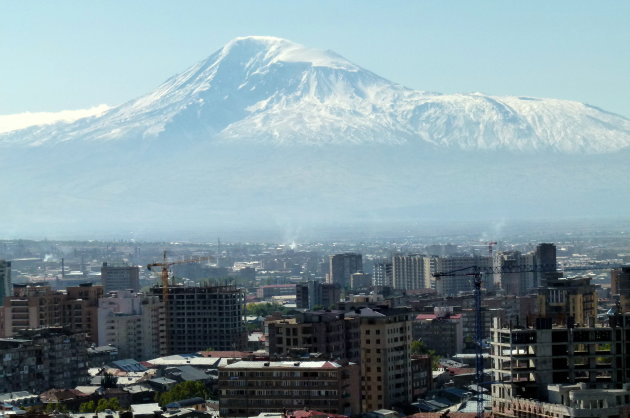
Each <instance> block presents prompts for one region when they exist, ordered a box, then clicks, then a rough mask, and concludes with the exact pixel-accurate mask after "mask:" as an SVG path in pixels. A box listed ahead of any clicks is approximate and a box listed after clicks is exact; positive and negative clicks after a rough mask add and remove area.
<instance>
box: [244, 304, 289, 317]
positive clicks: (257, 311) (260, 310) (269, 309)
mask: <svg viewBox="0 0 630 418" xmlns="http://www.w3.org/2000/svg"><path fill="white" fill-rule="evenodd" d="M288 310H289V309H288V308H285V307H284V306H282V305H280V304H277V303H269V302H266V303H249V304H247V306H246V307H245V315H248V316H262V317H265V316H267V315H271V314H272V313H274V312H281V313H286V312H287V311H288Z"/></svg>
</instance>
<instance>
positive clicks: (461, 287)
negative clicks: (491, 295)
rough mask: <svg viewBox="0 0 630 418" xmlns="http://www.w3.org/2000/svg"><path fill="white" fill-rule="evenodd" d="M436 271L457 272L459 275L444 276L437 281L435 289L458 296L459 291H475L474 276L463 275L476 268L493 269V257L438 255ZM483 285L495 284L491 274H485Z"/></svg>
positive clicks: (485, 286) (439, 292) (448, 294)
mask: <svg viewBox="0 0 630 418" xmlns="http://www.w3.org/2000/svg"><path fill="white" fill-rule="evenodd" d="M434 263H435V271H436V272H438V273H450V272H456V271H457V273H458V275H454V276H442V277H440V278H439V279H438V280H436V281H435V290H436V291H437V293H438V295H441V296H457V295H458V294H459V293H470V292H472V291H473V283H472V282H473V278H472V276H470V277H469V276H463V274H464V273H473V272H474V269H475V268H478V269H480V270H481V271H489V270H491V269H492V265H493V263H492V259H491V258H490V257H487V256H459V257H436V258H435V260H434ZM483 280H484V281H483V284H482V285H483V287H484V288H486V289H488V288H492V287H493V286H494V284H493V277H492V275H491V274H487V275H484V277H483Z"/></svg>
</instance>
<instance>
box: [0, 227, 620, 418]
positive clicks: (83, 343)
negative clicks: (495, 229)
mask: <svg viewBox="0 0 630 418" xmlns="http://www.w3.org/2000/svg"><path fill="white" fill-rule="evenodd" d="M567 237H568V238H567V239H565V240H563V241H562V242H555V243H550V242H547V243H546V242H540V243H536V242H533V241H532V240H531V238H529V237H528V238H525V239H524V240H514V241H507V240H502V241H480V240H476V241H475V240H469V241H467V242H463V243H456V242H448V241H447V242H442V243H439V242H436V238H435V237H433V238H418V237H416V238H414V237H403V238H398V239H390V240H388V241H377V240H375V241H369V242H368V241H364V242H351V241H346V242H325V241H320V242H317V241H314V242H310V243H304V244H297V243H295V242H292V243H290V244H278V243H232V242H223V241H221V239H217V241H216V242H212V243H186V242H170V243H151V242H132V241H127V242H121V241H119V242H99V241H91V242H80V241H72V242H64V241H27V240H5V241H2V242H0V260H1V261H0V278H1V279H2V280H1V283H2V287H1V289H2V292H3V293H2V306H1V307H0V337H1V338H0V358H2V359H3V362H2V363H0V366H1V367H0V374H1V375H2V379H1V380H0V385H1V386H0V393H3V395H1V396H2V402H3V405H4V406H3V408H4V409H5V411H12V410H13V411H15V410H22V411H29V412H23V413H28V414H33V413H36V414H42V413H48V414H51V413H52V414H71V415H72V416H75V415H76V416H80V415H83V416H85V414H86V413H106V414H110V415H112V414H114V415H115V414H124V412H123V411H130V412H131V413H132V414H133V415H134V416H135V415H146V414H148V415H152V416H153V415H154V414H159V415H161V416H175V415H177V416H179V415H185V416H188V415H213V416H227V417H244V416H247V417H253V416H259V415H260V416H276V415H277V416H281V415H282V416H284V415H285V414H290V415H292V416H302V415H305V414H307V415H308V414H310V415H308V416H312V415H316V416H319V415H321V416H335V417H336V416H349V417H353V416H359V415H365V416H370V417H372V416H373V417H381V416H388V417H389V416H392V417H396V416H411V415H412V416H414V417H418V418H420V417H423V416H433V415H431V414H435V413H437V414H438V415H444V414H447V415H449V416H478V415H486V416H506V417H512V416H624V415H623V414H624V413H627V411H628V405H627V404H628V402H627V399H628V396H630V387H629V385H628V383H627V382H628V381H629V380H630V364H629V361H630V353H629V352H630V265H629V264H630V241H628V239H627V238H625V239H624V238H619V236H614V235H608V236H606V234H604V235H603V236H599V237H596V236H591V235H590V234H588V235H586V236H584V237H581V238H579V237H572V236H570V235H567ZM442 239H444V238H442ZM477 278H478V279H479V280H478V283H479V293H476V286H475V283H476V282H477V280H476V279H477ZM477 295H478V296H479V298H477ZM594 409H596V412H594V411H593V410H594ZM94 411H96V412H94ZM99 411H101V412H99ZM288 411H289V412H288ZM524 414H525V415H524ZM526 414H529V415H526ZM589 414H590V415H589Z"/></svg>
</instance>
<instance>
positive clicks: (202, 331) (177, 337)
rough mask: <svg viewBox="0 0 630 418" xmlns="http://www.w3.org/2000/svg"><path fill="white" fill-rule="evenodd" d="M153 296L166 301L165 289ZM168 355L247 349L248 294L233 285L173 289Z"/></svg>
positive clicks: (175, 287) (170, 307) (169, 305)
mask: <svg viewBox="0 0 630 418" xmlns="http://www.w3.org/2000/svg"><path fill="white" fill-rule="evenodd" d="M151 294H153V295H157V296H159V297H160V300H162V297H163V293H162V287H161V286H155V287H152V288H151ZM168 295H169V296H168V305H167V307H166V309H167V311H166V312H167V315H166V316H167V326H166V330H167V347H168V348H167V352H168V353H169V354H184V353H194V352H197V351H201V350H207V349H209V348H212V349H214V350H241V349H244V348H245V347H246V346H247V331H246V329H245V321H244V312H245V292H244V291H243V289H240V288H237V287H236V286H233V285H224V286H211V285H206V286H199V287H192V286H172V287H170V288H169V291H168Z"/></svg>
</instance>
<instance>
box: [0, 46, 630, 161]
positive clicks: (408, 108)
mask: <svg viewBox="0 0 630 418" xmlns="http://www.w3.org/2000/svg"><path fill="white" fill-rule="evenodd" d="M182 137H186V138H191V139H194V140H197V141H208V140H214V141H228V142H231V141H256V142H262V143H267V144H269V143H271V144H275V145H278V144H282V145H287V144H310V145H326V144H348V143H354V144H367V143H382V144H401V143H424V144H430V145H432V146H435V147H455V148H461V149H472V150H474V149H477V150H512V151H537V150H555V151H561V152H569V153H574V152H584V153H606V152H614V151H617V150H620V149H624V148H627V147H629V146H630V120H628V119H626V118H624V117H621V116H618V115H614V114H611V113H608V112H605V111H602V110H600V109H598V108H595V107H592V106H589V105H586V104H582V103H578V102H571V101H565V100H556V99H538V98H530V97H493V96H487V95H483V94H479V93H474V94H450V95H446V94H444V95H442V94H435V93H427V92H423V91H417V90H412V89H408V88H405V87H403V86H400V85H398V84H395V83H393V82H390V81H388V80H386V79H384V78H382V77H379V76H377V75H376V74H374V73H372V72H370V71H367V70H365V69H363V68H361V67H359V66H357V65H355V64H353V63H351V62H349V61H348V60H346V59H344V58H343V57H341V56H339V55H337V54H335V53H333V52H330V51H319V50H313V49H309V48H306V47H303V46H301V45H298V44H296V43H293V42H290V41H287V40H284V39H279V38H273V37H258V36H252V37H243V38H237V39H234V40H233V41H231V42H229V43H228V44H226V45H225V46H224V47H223V48H222V49H220V50H219V51H217V52H215V53H214V54H212V55H211V56H210V57H209V58H207V59H206V60H204V61H202V62H200V63H198V64H196V65H194V66H192V67H190V68H189V69H188V70H186V71H184V72H183V73H181V74H178V75H176V76H174V77H172V78H171V79H169V80H167V81H166V82H164V83H163V84H162V85H161V86H159V87H158V88H157V89H156V90H154V91H153V92H151V93H149V94H147V95H145V96H143V97H140V98H138V99H135V100H131V101H130V102H128V103H125V104H123V105H120V106H117V107H114V108H112V109H111V110H109V111H108V112H106V113H105V114H103V115H101V116H98V117H93V118H86V119H81V120H79V121H77V122H74V123H70V124H57V125H54V126H52V127H50V126H43V127H39V128H30V129H27V130H23V131H15V132H10V133H5V134H2V135H0V144H5V145H6V144H24V143H28V144H29V145H32V146H35V145H41V144H45V143H57V142H66V141H74V140H81V141H110V140H150V139H152V138H172V139H173V140H176V139H177V138H182Z"/></svg>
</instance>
